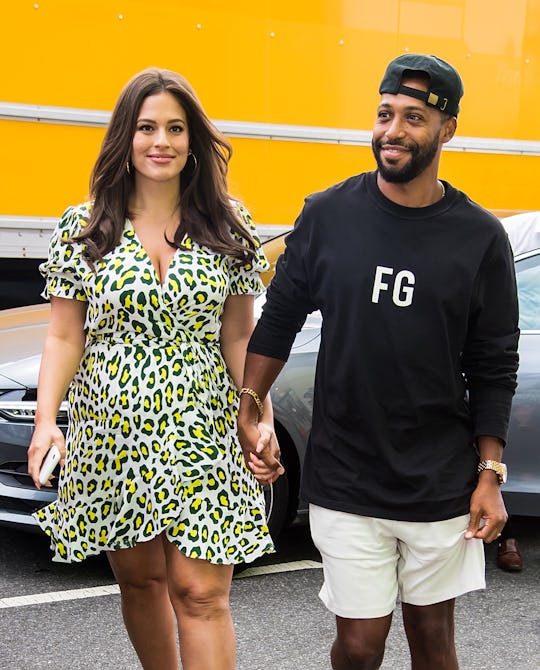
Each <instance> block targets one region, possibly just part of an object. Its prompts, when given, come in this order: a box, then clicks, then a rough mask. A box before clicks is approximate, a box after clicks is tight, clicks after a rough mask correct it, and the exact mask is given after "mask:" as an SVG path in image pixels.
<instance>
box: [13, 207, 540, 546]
mask: <svg viewBox="0 0 540 670" xmlns="http://www.w3.org/2000/svg"><path fill="white" fill-rule="evenodd" d="M520 216H521V219H520V218H519V217H520ZM527 217H528V218H527ZM506 221H508V222H509V224H510V223H511V225H509V226H508V227H507V230H508V232H509V236H510V239H511V241H513V240H519V244H517V242H516V244H517V247H518V248H519V251H523V249H524V235H523V234H522V233H523V230H524V227H525V225H526V226H529V224H530V221H531V215H518V216H517V217H510V218H509V219H508V220H506ZM537 221H540V215H539V216H537ZM504 222H505V220H503V223H504ZM520 224H524V225H520ZM505 225H506V224H505ZM539 230H540V226H539ZM516 231H518V234H516ZM527 240H529V241H528V242H527V243H525V248H526V247H527V246H529V247H530V248H528V249H527V250H526V251H523V253H518V254H516V257H515V259H516V276H517V283H518V291H519V301H520V328H521V338H520V345H519V349H520V368H519V374H518V389H517V393H516V396H515V398H514V403H513V409H512V416H511V421H510V432H509V439H508V446H507V449H506V451H505V456H504V458H505V462H506V463H507V465H508V471H509V475H508V481H507V483H506V484H505V486H504V487H503V493H504V497H505V501H506V504H507V507H508V510H509V512H510V513H511V514H514V515H523V516H540V458H539V451H538V449H539V447H538V445H539V442H540V242H538V244H537V238H535V236H534V235H529V236H527ZM531 245H532V246H535V245H537V246H538V247H539V248H535V249H533V248H532V246H531ZM518 248H516V250H518ZM263 303H264V296H261V297H260V298H258V299H257V301H256V309H257V310H260V309H261V307H262V304H263ZM49 314H50V311H49V306H48V305H35V306H30V307H22V308H15V309H9V310H4V311H0V523H5V524H17V525H19V526H22V527H26V528H33V527H35V525H34V521H33V518H32V517H31V516H30V515H31V513H32V511H34V510H35V509H37V508H38V507H41V506H43V505H44V504H46V503H47V502H49V501H51V500H53V499H54V497H55V495H56V493H55V490H54V489H52V490H51V489H41V491H37V490H36V489H35V487H34V485H33V483H32V481H31V479H30V477H29V476H28V474H27V464H26V450H27V448H28V444H29V443H30V438H31V434H32V429H33V425H32V424H33V417H34V412H35V406H36V387H37V376H38V369H39V361H40V354H41V350H42V346H43V342H44V338H45V332H46V328H47V323H48V320H49ZM320 328H321V316H320V314H319V313H314V314H312V315H310V316H309V317H308V319H307V320H306V323H305V325H304V327H303V329H302V331H301V332H300V333H299V334H298V336H297V337H296V340H295V343H294V346H293V350H292V352H291V356H290V358H289V360H288V362H287V364H286V365H285V367H284V368H283V370H282V372H281V374H280V375H279V377H278V379H277V380H276V382H275V384H274V386H273V388H272V400H273V405H274V414H275V421H276V432H277V435H278V438H279V442H280V446H281V450H282V458H283V461H284V464H285V467H286V472H287V474H286V476H283V477H280V478H279V480H278V481H277V483H276V484H275V485H274V486H273V487H271V488H268V489H267V491H266V496H267V511H268V514H269V524H270V529H271V532H272V533H273V535H274V537H276V536H277V535H278V534H279V532H280V531H281V530H282V528H283V527H284V526H285V525H286V524H288V523H290V522H292V521H293V520H294V519H297V518H302V517H305V514H306V504H305V502H304V501H302V500H301V499H300V498H299V489H300V474H301V468H302V462H303V459H304V454H305V448H306V443H307V438H308V434H309V431H310V427H311V413H312V408H313V382H314V372H315V364H316V359H317V353H318V349H319V342H320ZM58 422H59V425H60V426H61V427H63V428H64V429H65V428H66V425H67V416H66V412H65V408H62V409H61V412H60V415H59V417H58Z"/></svg>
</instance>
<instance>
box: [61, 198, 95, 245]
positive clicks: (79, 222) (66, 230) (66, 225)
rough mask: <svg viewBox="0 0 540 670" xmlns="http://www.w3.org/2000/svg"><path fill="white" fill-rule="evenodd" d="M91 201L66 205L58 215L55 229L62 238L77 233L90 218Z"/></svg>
mask: <svg viewBox="0 0 540 670" xmlns="http://www.w3.org/2000/svg"><path fill="white" fill-rule="evenodd" d="M91 211H92V202H91V201H88V202H82V203H79V204H78V205H70V206H69V207H67V208H66V209H65V211H64V213H63V214H62V216H61V217H60V221H59V222H58V225H57V230H58V232H59V234H60V236H61V237H62V238H63V239H68V238H70V237H74V236H75V235H78V234H79V233H80V232H81V230H82V229H83V228H84V227H85V226H86V225H87V224H88V222H89V220H90V212H91Z"/></svg>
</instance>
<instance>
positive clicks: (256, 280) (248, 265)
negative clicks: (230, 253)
mask: <svg viewBox="0 0 540 670" xmlns="http://www.w3.org/2000/svg"><path fill="white" fill-rule="evenodd" d="M235 208H236V212H237V214H238V216H239V218H240V220H241V221H242V223H243V224H244V226H245V228H246V229H247V230H248V232H249V234H250V235H251V237H252V238H253V239H254V240H255V244H256V249H255V257H254V258H253V259H251V260H250V261H248V262H241V263H238V262H237V261H236V262H235V259H231V263H230V283H229V293H230V294H231V295H240V294H259V293H262V292H263V290H264V285H263V283H262V281H261V276H260V275H261V272H265V271H266V270H268V269H269V268H270V263H269V262H268V261H267V259H266V256H265V255H264V252H263V249H262V246H261V242H260V240H259V237H258V235H257V230H256V227H255V223H254V221H253V219H252V218H251V215H250V213H249V212H248V211H247V209H246V208H245V207H244V206H243V205H241V204H240V203H235ZM233 235H234V236H235V237H237V238H238V239H241V238H240V236H239V235H237V234H235V233H234V232H233Z"/></svg>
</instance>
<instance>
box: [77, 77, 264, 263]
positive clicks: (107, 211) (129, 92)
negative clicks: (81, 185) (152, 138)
mask: <svg viewBox="0 0 540 670" xmlns="http://www.w3.org/2000/svg"><path fill="white" fill-rule="evenodd" d="M164 91H166V92H167V93H170V94H171V95H173V96H174V97H175V98H176V99H177V100H178V102H179V103H180V105H182V107H183V109H184V111H185V113H186V117H187V124H188V129H189V137H190V150H191V152H192V153H193V154H194V155H195V157H196V162H195V161H194V160H193V158H192V157H190V158H188V162H187V163H186V166H185V167H184V169H183V170H182V173H181V174H180V176H179V179H180V185H181V188H180V203H179V204H180V211H181V221H180V225H179V226H178V228H177V230H176V232H175V235H174V239H173V240H167V241H168V242H169V244H171V245H172V246H174V247H177V248H181V246H182V244H181V240H182V238H183V236H184V234H187V235H188V236H189V237H190V238H191V239H193V240H195V241H196V242H198V243H199V244H204V245H206V246H208V247H210V248H211V249H212V250H214V251H216V252H217V253H224V254H227V255H230V256H233V257H235V258H237V259H239V260H250V259H252V258H253V257H254V255H255V242H254V241H253V238H252V237H251V235H250V234H249V232H248V231H247V229H246V228H245V227H244V225H243V224H242V223H241V221H240V220H239V218H238V216H237V214H236V213H235V211H234V207H233V205H232V204H231V198H230V196H229V193H228V190H227V171H228V166H229V160H230V158H231V155H232V148H231V145H230V144H229V142H228V141H227V140H226V139H225V137H223V135H221V133H220V132H219V131H218V130H217V128H216V127H215V126H214V125H213V124H212V122H211V121H210V119H209V118H208V116H207V115H206V113H205V111H204V109H203V107H202V105H201V103H200V102H199V99H198V98H197V95H196V93H195V91H194V90H193V89H192V87H191V85H190V84H189V82H188V81H186V79H184V77H182V76H181V75H179V74H177V73H176V72H172V71H171V70H164V69H161V68H148V69H146V70H143V71H142V72H139V73H138V74H136V75H135V76H134V77H132V79H130V80H129V81H128V83H127V84H126V85H125V86H124V88H123V90H122V92H121V93H120V97H119V98H118V100H117V102H116V105H115V108H114V110H113V113H112V116H111V120H110V122H109V126H108V129H107V132H106V133H105V137H104V139H103V142H102V145H101V149H100V152H99V155H98V158H97V160H96V163H95V165H94V168H93V170H92V174H91V177H90V195H91V198H92V200H93V206H92V209H91V214H90V218H89V221H88V223H87V225H86V226H85V227H84V228H83V230H82V231H81V233H80V234H79V235H78V236H77V237H75V238H74V239H75V240H76V241H78V242H84V243H85V246H86V249H85V256H86V257H87V258H88V260H89V261H90V262H91V263H93V261H95V260H98V259H101V258H103V256H104V255H105V254H107V253H108V252H109V251H111V250H112V249H113V248H114V247H116V246H117V245H118V243H119V242H120V238H121V236H122V232H123V230H124V225H125V220H126V218H129V216H130V212H129V207H128V203H129V200H130V196H131V195H132V193H133V191H134V189H135V180H134V176H133V174H129V172H128V170H127V169H126V165H127V163H128V161H129V160H130V157H131V150H132V142H133V136H134V134H135V130H136V123H137V118H138V115H139V110H140V108H141V106H142V104H143V102H144V100H145V99H146V98H147V97H148V96H149V95H156V94H158V93H162V92H164ZM131 172H132V173H133V170H131ZM231 231H234V232H236V233H238V235H239V236H240V239H238V238H236V239H235V237H233V236H232V235H231Z"/></svg>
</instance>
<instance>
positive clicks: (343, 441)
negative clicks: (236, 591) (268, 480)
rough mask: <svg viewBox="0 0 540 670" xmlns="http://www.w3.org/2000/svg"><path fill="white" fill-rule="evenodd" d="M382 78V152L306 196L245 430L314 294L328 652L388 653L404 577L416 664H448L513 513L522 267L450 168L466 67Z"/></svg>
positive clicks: (257, 339) (319, 521)
mask: <svg viewBox="0 0 540 670" xmlns="http://www.w3.org/2000/svg"><path fill="white" fill-rule="evenodd" d="M379 92H380V93H381V100H380V104H379V107H378V110H377V116H376V121H375V127H374V132H373V153H374V155H375V159H376V161H377V170H376V171H375V172H368V173H364V174H360V175H357V176H353V177H351V178H350V179H348V180H346V181H344V182H342V183H340V184H337V185H336V186H333V187H332V188H330V189H328V190H327V191H325V192H323V193H319V194H315V195H313V196H310V197H309V198H307V200H306V203H305V206H304V209H303V210H302V212H301V214H300V216H299V218H298V220H297V221H296V224H295V228H294V230H293V231H292V232H291V233H290V235H289V236H288V238H287V247H286V251H285V253H284V255H283V257H282V259H281V260H280V262H279V264H278V268H277V272H276V275H275V278H274V280H273V282H272V284H271V287H270V289H269V291H268V299H267V303H266V305H265V308H264V312H263V315H262V317H261V319H260V321H259V324H258V326H257V328H256V330H255V332H254V334H253V337H252V339H251V342H250V345H249V348H248V350H249V353H248V357H247V361H246V368H245V375H244V387H245V388H244V389H243V392H242V395H241V402H240V415H239V432H240V437H241V441H242V443H243V445H245V446H244V448H249V449H251V450H253V448H254V445H255V443H256V439H257V437H258V433H257V429H256V422H257V415H258V410H257V405H256V401H257V399H259V397H260V398H263V397H264V396H265V395H266V393H267V392H268V390H269V389H270V387H271V385H272V382H273V380H274V379H275V377H276V376H277V374H278V373H279V371H280V369H281V368H282V366H283V364H284V361H285V360H286V359H287V356H288V354H289V351H290V348H291V345H292V342H293V340H294V337H295V334H296V332H297V331H298V330H299V329H300V328H301V326H302V324H303V322H304V319H305V317H306V315H307V314H308V313H309V312H311V311H313V310H316V309H320V310H321V312H322V316H323V327H322V334H321V346H320V351H319V358H318V363H317V371H316V378H315V396H314V406H313V423H312V431H311V436H310V441H309V445H308V450H307V453H306V458H305V463H304V471H303V481H302V497H303V498H304V499H305V500H307V501H308V502H309V503H310V524H311V531H312V535H313V538H314V541H315V544H316V546H317V547H318V549H319V551H320V553H321V556H322V560H323V569H324V585H323V587H322V590H321V592H320V597H321V598H322V600H323V601H324V603H325V604H326V606H327V607H328V608H329V609H330V610H331V611H332V612H333V613H335V615H336V626H337V635H336V640H335V642H334V644H333V647H332V651H331V661H332V668H334V670H350V669H353V668H354V670H358V669H366V668H369V669H371V668H379V667H380V665H381V663H382V659H383V655H384V648H385V641H386V637H387V635H388V632H389V628H390V623H391V618H392V612H393V609H394V607H395V603H396V598H397V596H398V594H399V597H400V599H401V603H402V611H403V620H404V626H405V631H406V634H407V638H408V642H409V647H410V652H411V658H412V668H414V670H428V669H429V670H433V669H434V668H437V669H438V670H454V669H455V668H457V667H458V662H457V657H456V651H455V645H454V600H455V598H456V596H458V595H460V594H462V593H465V592H467V591H471V590H475V589H481V588H484V587H485V578H484V552H483V545H482V541H484V542H491V541H493V540H494V539H495V538H497V537H498V535H499V533H500V532H501V529H502V528H503V526H504V523H505V521H506V518H507V515H506V511H505V508H504V504H503V501H502V498H501V494H500V490H499V484H500V483H501V481H502V480H503V479H504V476H505V472H504V465H503V464H501V460H502V453H503V446H504V443H505V439H506V433H507V428H508V420H509V413H510V405H511V399H512V395H513V393H514V389H515V385H516V370H517V364H518V357H517V342H518V327H517V318H518V317H517V297H516V287H515V277H514V266H513V260H512V254H511V251H510V247H509V244H508V238H507V235H506V233H505V232H504V230H503V228H502V226H501V224H500V222H499V221H498V220H497V219H496V218H495V217H493V216H492V215H491V214H489V213H488V212H486V211H485V210H483V209H482V208H481V207H479V206H478V205H477V204H475V203H474V202H472V201H471V200H470V199H469V198H468V197H467V196H466V195H465V194H464V193H462V192H460V191H458V190H457V189H455V188H454V187H452V186H451V185H450V184H448V183H447V182H444V181H441V180H439V178H438V168H439V161H440V157H441V150H442V147H443V145H444V144H445V143H446V142H448V141H449V140H450V139H451V138H452V137H453V136H454V133H455V130H456V123H457V120H456V117H457V115H458V111H459V101H460V98H461V96H462V93H463V88H462V83H461V79H460V77H459V74H458V73H457V72H456V70H455V69H454V68H453V67H452V66H450V65H449V64H448V63H445V62H444V61H442V60H440V59H438V58H436V57H434V56H424V55H405V56H401V57H399V58H396V59H395V60H393V61H392V62H391V63H390V64H389V66H388V68H387V70H386V73H385V75H384V77H383V80H382V83H381V86H380V89H379ZM253 394H254V395H253ZM248 396H250V397H248ZM477 642H478V644H482V640H478V641H477ZM486 653H488V649H486Z"/></svg>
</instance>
